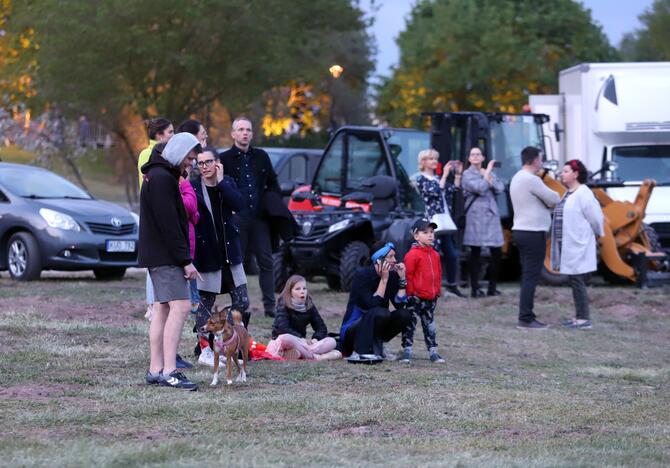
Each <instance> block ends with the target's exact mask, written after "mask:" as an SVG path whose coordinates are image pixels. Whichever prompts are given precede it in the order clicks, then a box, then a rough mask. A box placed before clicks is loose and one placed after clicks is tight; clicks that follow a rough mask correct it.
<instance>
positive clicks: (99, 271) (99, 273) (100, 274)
mask: <svg viewBox="0 0 670 468" xmlns="http://www.w3.org/2000/svg"><path fill="white" fill-rule="evenodd" d="M93 274H94V275H95V279H97V280H98V281H117V280H122V279H123V276H124V275H125V274H126V268H125V267H109V268H94V269H93Z"/></svg>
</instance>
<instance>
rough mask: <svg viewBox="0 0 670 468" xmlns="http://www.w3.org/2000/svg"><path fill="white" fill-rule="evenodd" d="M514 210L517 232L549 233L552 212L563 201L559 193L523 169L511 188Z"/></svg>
mask: <svg viewBox="0 0 670 468" xmlns="http://www.w3.org/2000/svg"><path fill="white" fill-rule="evenodd" d="M509 191H510V197H511V198H512V207H513V209H514V224H513V225H512V230H515V231H539V232H547V231H549V228H551V210H552V208H553V207H554V206H556V204H557V203H558V202H559V201H561V198H560V196H559V195H558V193H556V192H554V191H553V190H551V189H550V188H549V187H547V186H546V185H544V182H542V179H540V178H539V177H538V176H536V175H535V174H531V173H530V172H528V171H526V170H524V169H521V170H520V171H519V172H517V173H516V174H514V177H512V181H511V182H510V186H509Z"/></svg>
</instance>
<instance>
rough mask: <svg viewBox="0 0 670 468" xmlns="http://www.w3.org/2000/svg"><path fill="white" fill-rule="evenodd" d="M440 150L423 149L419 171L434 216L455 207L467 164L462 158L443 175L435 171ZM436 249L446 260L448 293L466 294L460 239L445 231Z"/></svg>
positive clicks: (419, 182)
mask: <svg viewBox="0 0 670 468" xmlns="http://www.w3.org/2000/svg"><path fill="white" fill-rule="evenodd" d="M439 157H440V153H438V152H437V151H435V150H434V149H426V150H423V151H420V152H419V156H418V163H419V174H418V176H417V177H416V179H415V181H414V183H415V185H416V189H417V191H418V192H419V195H421V198H423V203H424V204H425V205H426V217H427V218H428V219H431V217H432V216H433V215H435V214H439V213H449V212H450V210H449V207H450V206H452V199H453V196H454V193H456V192H458V191H459V190H460V185H461V172H462V170H463V165H462V164H461V162H460V161H449V162H448V163H447V164H446V165H445V166H444V170H443V171H442V177H438V176H437V175H436V174H435V170H436V169H437V165H438V159H439ZM452 169H453V171H454V183H453V184H452V183H450V182H449V181H448V180H447V178H448V177H449V174H450V172H451V171H452ZM434 247H435V250H437V251H438V252H441V253H442V255H441V256H440V257H441V258H442V261H443V262H444V268H443V270H444V271H445V272H446V276H447V287H446V288H445V289H446V291H447V294H452V295H454V296H457V297H465V295H464V294H463V293H461V292H460V291H459V289H458V284H457V278H456V277H457V275H458V260H459V252H458V248H457V247H456V240H455V239H454V235H453V234H442V235H436V236H435V244H434Z"/></svg>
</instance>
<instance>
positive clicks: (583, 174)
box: [565, 159, 589, 184]
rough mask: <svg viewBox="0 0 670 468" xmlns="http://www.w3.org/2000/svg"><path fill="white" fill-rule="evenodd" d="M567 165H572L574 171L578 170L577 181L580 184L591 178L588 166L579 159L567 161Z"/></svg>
mask: <svg viewBox="0 0 670 468" xmlns="http://www.w3.org/2000/svg"><path fill="white" fill-rule="evenodd" d="M565 165H566V166H570V169H572V171H573V172H577V182H579V183H580V184H585V183H586V180H587V179H588V178H589V173H588V171H587V170H586V166H585V165H584V163H582V162H581V161H580V160H579V159H571V160H570V161H566V163H565Z"/></svg>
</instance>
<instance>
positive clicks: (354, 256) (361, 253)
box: [340, 241, 370, 292]
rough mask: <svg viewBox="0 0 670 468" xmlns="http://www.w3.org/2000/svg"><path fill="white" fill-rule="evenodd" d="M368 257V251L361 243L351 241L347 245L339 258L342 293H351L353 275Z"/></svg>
mask: <svg viewBox="0 0 670 468" xmlns="http://www.w3.org/2000/svg"><path fill="white" fill-rule="evenodd" d="M369 255H370V249H369V248H368V246H367V245H366V244H365V243H364V242H361V241H353V242H350V243H349V244H347V246H346V247H345V248H344V250H343V251H342V255H341V256H340V282H341V286H342V291H344V292H349V291H351V283H352V281H353V279H354V273H356V269H357V268H358V267H360V266H364V265H365V264H366V263H367V261H368V257H369Z"/></svg>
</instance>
